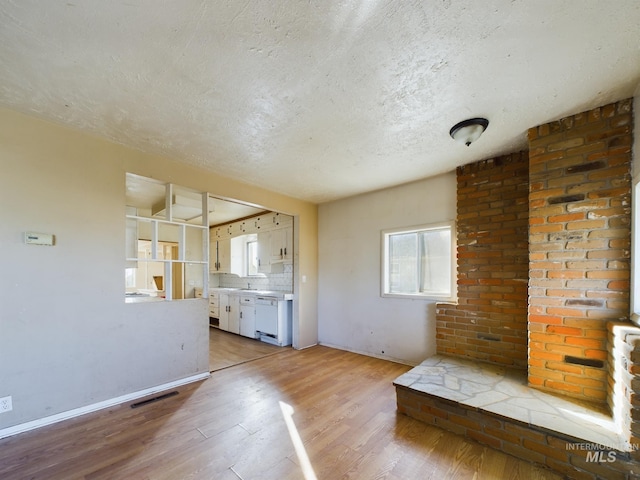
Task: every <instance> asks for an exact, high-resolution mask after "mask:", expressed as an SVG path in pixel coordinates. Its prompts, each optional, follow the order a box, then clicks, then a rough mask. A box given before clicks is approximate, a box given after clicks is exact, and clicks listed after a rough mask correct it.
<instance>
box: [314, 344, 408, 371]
mask: <svg viewBox="0 0 640 480" xmlns="http://www.w3.org/2000/svg"><path fill="white" fill-rule="evenodd" d="M318 345H322V346H323V347H329V348H335V349H336V350H344V351H345V352H351V353H357V354H358V355H365V356H367V357H373V358H379V359H380V360H387V361H388V362H394V363H399V364H401V365H407V366H409V367H415V366H416V365H417V364H416V363H411V362H407V361H406V360H402V359H400V358H395V357H390V356H386V355H376V354H375V353H371V352H364V351H362V350H356V349H353V348H348V347H343V346H342V345H334V344H332V343H327V342H318Z"/></svg>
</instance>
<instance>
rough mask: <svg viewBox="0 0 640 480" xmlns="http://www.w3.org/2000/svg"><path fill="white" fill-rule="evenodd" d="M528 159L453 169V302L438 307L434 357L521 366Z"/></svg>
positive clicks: (523, 154)
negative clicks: (455, 261)
mask: <svg viewBox="0 0 640 480" xmlns="http://www.w3.org/2000/svg"><path fill="white" fill-rule="evenodd" d="M528 162H529V157H528V154H527V152H520V153H514V154H511V155H505V156H502V157H498V158H493V159H489V160H484V161H481V162H476V163H473V164H470V165H465V166H463V167H459V168H458V170H457V182H458V186H457V208H458V211H457V220H456V229H457V234H458V239H457V243H458V282H457V287H458V304H457V305H448V304H440V305H438V307H437V323H436V335H437V341H436V344H437V351H438V353H440V354H446V355H453V356H461V357H467V358H474V359H477V360H481V361H484V362H489V363H496V364H500V365H507V366H512V367H518V368H522V369H524V368H526V365H527V276H528V255H529V251H528V233H527V222H528V216H529V207H528V193H529V187H528V184H529V168H528Z"/></svg>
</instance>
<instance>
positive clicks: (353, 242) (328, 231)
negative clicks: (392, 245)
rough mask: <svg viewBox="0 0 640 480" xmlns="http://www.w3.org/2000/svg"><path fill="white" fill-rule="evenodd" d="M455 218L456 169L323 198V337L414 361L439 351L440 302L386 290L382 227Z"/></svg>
mask: <svg viewBox="0 0 640 480" xmlns="http://www.w3.org/2000/svg"><path fill="white" fill-rule="evenodd" d="M455 218H456V176H455V172H451V173H448V174H445V175H441V176H438V177H434V178H430V179H427V180H422V181H419V182H415V183H411V184H408V185H404V186H400V187H396V188H390V189H387V190H382V191H378V192H373V193H369V194H364V195H359V196H356V197H350V198H347V199H343V200H339V201H335V202H331V203H326V204H322V205H320V207H319V211H318V230H319V236H318V255H319V275H318V283H319V286H318V298H319V306H318V319H319V328H318V337H319V341H320V343H321V344H324V345H330V346H335V347H338V348H342V349H345V350H351V351H355V352H360V353H364V354H367V355H372V356H376V357H381V358H387V359H391V360H396V361H401V362H403V363H408V364H417V363H419V362H421V361H422V360H424V359H425V358H427V357H429V356H431V355H434V354H435V352H436V342H435V331H436V329H435V327H436V323H435V302H432V301H427V300H412V299H393V298H382V297H381V296H380V262H381V251H380V248H381V245H380V238H381V231H382V230H385V229H390V228H395V227H407V226H415V225H423V224H429V223H437V222H441V221H445V220H455Z"/></svg>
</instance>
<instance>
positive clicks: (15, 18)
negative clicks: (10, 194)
mask: <svg viewBox="0 0 640 480" xmlns="http://www.w3.org/2000/svg"><path fill="white" fill-rule="evenodd" d="M639 26H640V2H638V1H637V0H617V1H616V2H605V1H599V0H584V1H575V0H574V1H559V0H538V1H535V2H534V1H525V0H521V1H517V0H513V1H508V0H486V1H483V2H480V1H476V0H474V1H471V0H465V1H455V0H413V1H404V0H403V1H399V0H398V1H389V0H387V1H375V0H351V1H349V0H317V1H314V0H312V1H304V2H303V1H293V0H291V1H285V0H254V1H246V0H245V1H237V0H211V1H206V0H198V1H196V0H181V1H177V0H174V1H164V2H158V1H157V0H129V1H127V2H120V1H112V2H106V1H104V0H78V1H73V0H68V1H57V0H49V1H46V2H43V1H41V0H16V1H3V2H0V105H2V106H5V107H7V108H10V109H14V110H17V111H20V112H24V113H27V114H31V115H36V116H38V117H41V118H45V119H48V120H51V121H54V122H57V123H61V124H66V125H68V126H70V127H72V128H76V129H80V130H83V131H86V132H89V133H91V134H97V135H100V136H102V137H105V138H108V139H110V140H113V141H115V142H118V143H121V144H125V145H129V146H132V147H134V148H137V149H140V150H143V151H147V152H151V153H157V154H162V155H166V156H168V157H172V158H174V159H176V160H179V161H182V162H185V163H188V164H192V165H196V166H199V167H203V168H205V169H208V170H210V171H214V172H218V173H220V174H222V175H225V176H229V177H232V178H237V179H240V180H242V181H245V182H248V183H251V184H255V185H259V186H262V187H265V188H267V189H271V190H275V191H279V192H282V193H285V194H288V195H291V196H294V197H298V198H301V199H306V200H309V201H313V202H322V201H327V200H331V199H336V198H341V197H345V196H349V195H353V194H357V193H362V192H365V191H370V190H375V189H380V188H384V187H388V186H392V185H397V184H401V183H405V182H409V181H413V180H416V179H419V178H424V177H428V176H431V175H435V174H438V173H442V172H445V171H450V170H452V169H453V168H454V167H456V166H458V165H461V164H465V163H469V162H472V161H476V160H480V159H483V158H488V157H490V156H493V155H497V154H502V153H508V152H511V151H514V150H517V149H520V148H522V147H524V146H525V145H526V143H525V134H526V131H527V129H528V128H529V127H531V126H535V125H539V124H541V123H545V122H548V121H550V120H554V119H558V118H561V117H563V116H565V115H568V114H572V113H577V112H581V111H584V110H587V109H589V108H592V107H595V106H599V105H603V104H606V103H609V102H612V101H616V100H620V99H622V98H626V97H630V96H632V95H633V93H634V91H635V89H636V88H637V87H638V84H639V83H640V36H639ZM476 116H484V117H486V118H488V119H489V120H490V122H491V123H490V125H489V128H488V129H487V131H486V132H485V134H484V135H483V136H482V137H481V138H480V140H478V141H477V142H476V143H474V144H473V145H471V146H470V147H465V146H464V145H461V144H457V143H455V142H454V141H453V140H452V139H451V138H450V137H449V136H448V132H449V129H450V127H451V126H452V125H453V124H455V123H457V122H458V121H460V120H463V119H465V118H469V117H476ZM87 161H91V160H87ZM213 193H215V192H213Z"/></svg>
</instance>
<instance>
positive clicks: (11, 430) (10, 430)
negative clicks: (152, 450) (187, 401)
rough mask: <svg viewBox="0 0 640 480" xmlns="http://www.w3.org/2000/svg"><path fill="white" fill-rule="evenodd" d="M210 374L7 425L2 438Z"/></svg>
mask: <svg viewBox="0 0 640 480" xmlns="http://www.w3.org/2000/svg"><path fill="white" fill-rule="evenodd" d="M210 375H211V374H210V373H209V372H205V373H199V374H198V375H193V376H191V377H186V378H181V379H180V380H176V381H173V382H169V383H164V384H162V385H158V386H156V387H151V388H147V389H145V390H139V391H137V392H133V393H128V394H127V395H122V396H120V397H116V398H110V399H109V400H104V401H102V402H98V403H94V404H91V405H87V406H84V407H80V408H75V409H73V410H67V411H66V412H61V413H57V414H55V415H51V416H49V417H44V418H39V419H38V420H32V421H30V422H26V423H21V424H19V425H14V426H13V427H7V428H4V429H2V430H0V438H5V437H10V436H11V435H17V434H18V433H23V432H28V431H29V430H35V429H36V428H40V427H44V426H46V425H51V424H53V423H58V422H62V421H63V420H68V419H70V418H74V417H79V416H80V415H85V414H87V413H91V412H95V411H97V410H102V409H104V408H109V407H113V406H114V405H119V404H121V403H125V402H130V401H131V400H136V399H138V398H142V397H146V396H148V395H153V394H154V393H158V392H162V391H164V390H169V389H171V388H176V387H179V386H181V385H186V384H188V383H194V382H199V381H201V380H205V379H207V378H209V376H210Z"/></svg>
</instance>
